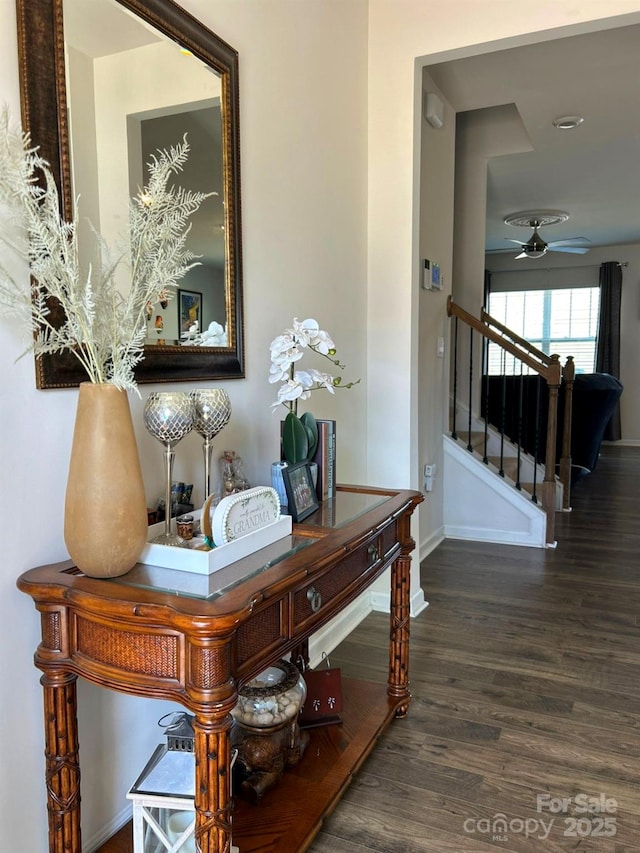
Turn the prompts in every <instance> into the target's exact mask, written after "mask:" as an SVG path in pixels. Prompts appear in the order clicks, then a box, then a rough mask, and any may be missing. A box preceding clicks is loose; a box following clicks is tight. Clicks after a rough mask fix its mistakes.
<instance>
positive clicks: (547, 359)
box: [480, 308, 551, 364]
mask: <svg viewBox="0 0 640 853" xmlns="http://www.w3.org/2000/svg"><path fill="white" fill-rule="evenodd" d="M480 319H481V320H482V322H483V323H486V324H487V326H495V328H496V329H497V330H498V331H499V332H502V333H503V334H505V335H508V336H509V337H510V338H511V340H512V341H514V342H515V343H517V344H518V345H519V346H521V347H522V348H523V349H525V350H527V352H530V353H531V354H532V355H535V357H536V358H539V359H540V361H542V362H544V363H545V364H550V363H551V356H550V355H547V354H546V352H542V350H541V349H538V347H534V345H533V344H531V343H529V341H528V340H526V339H525V338H521V337H520V335H518V334H516V333H515V332H512V331H511V329H510V328H509V327H508V326H505V325H503V324H502V323H501V322H500V321H499V320H496V319H495V318H494V317H492V316H491V314H487V312H486V311H485V310H484V308H482V309H481V311H480Z"/></svg>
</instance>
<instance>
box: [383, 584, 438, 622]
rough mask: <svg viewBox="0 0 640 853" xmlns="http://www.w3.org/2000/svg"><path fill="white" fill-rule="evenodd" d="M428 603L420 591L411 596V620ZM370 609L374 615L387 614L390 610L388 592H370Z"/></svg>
mask: <svg viewBox="0 0 640 853" xmlns="http://www.w3.org/2000/svg"><path fill="white" fill-rule="evenodd" d="M428 606H429V602H428V601H427V600H426V599H425V597H424V592H423V590H422V589H419V590H417V592H414V594H413V595H412V596H411V607H410V610H409V612H410V615H411V617H412V618H414V617H416V616H418V615H419V614H420V613H422V611H423V610H426V609H427V607H428ZM371 609H372V610H373V611H374V612H376V613H389V611H390V610H391V593H390V592H372V593H371Z"/></svg>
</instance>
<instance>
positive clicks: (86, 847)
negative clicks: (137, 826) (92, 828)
mask: <svg viewBox="0 0 640 853" xmlns="http://www.w3.org/2000/svg"><path fill="white" fill-rule="evenodd" d="M131 814H132V811H131V803H129V804H128V805H126V806H125V807H124V808H123V809H122V810H121V811H119V812H118V814H117V815H116V816H115V817H113V818H112V819H111V820H110V821H109V823H107V824H106V825H105V826H103V827H101V828H100V829H99V830H98V831H97V832H96V833H94V834H93V835H92V836H91V838H89V839H88V840H87V841H85V842H84V843H83V845H82V853H94V851H96V850H98V849H99V848H100V847H102V845H103V844H106V843H107V841H108V840H109V839H110V838H111V837H112V836H113V835H115V834H116V832H118V831H119V830H120V829H122V827H123V826H124V825H125V824H126V823H129V821H130V820H131Z"/></svg>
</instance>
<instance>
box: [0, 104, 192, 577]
mask: <svg viewBox="0 0 640 853" xmlns="http://www.w3.org/2000/svg"><path fill="white" fill-rule="evenodd" d="M188 153H189V146H188V143H187V140H186V138H185V139H184V140H183V141H182V143H180V144H179V145H177V146H175V147H173V148H171V149H170V150H168V151H160V152H158V155H157V156H156V157H154V158H152V161H151V162H150V163H149V182H148V184H147V185H146V186H145V187H144V188H142V189H141V190H139V192H138V194H137V195H136V197H135V198H133V199H132V200H131V202H130V206H129V233H128V234H127V235H126V237H123V238H122V247H121V248H117V249H112V248H111V247H108V246H107V245H106V243H105V241H104V240H103V239H102V238H101V237H100V235H98V234H97V233H96V232H94V234H95V238H96V241H97V251H96V252H95V253H94V256H95V258H96V260H95V262H94V263H93V265H92V266H89V267H88V268H87V269H83V267H82V265H81V262H80V252H79V246H78V213H77V210H78V204H77V203H76V205H75V208H76V213H75V214H74V218H73V219H72V221H70V222H68V221H66V220H65V219H64V218H63V217H62V216H61V214H60V205H59V197H58V190H57V187H56V184H55V180H54V178H53V175H52V173H51V170H50V168H49V164H48V163H47V162H46V161H45V160H44V159H43V158H42V157H41V156H40V155H39V154H38V150H37V148H34V147H32V145H31V142H30V140H29V138H28V136H27V135H26V134H23V133H22V131H21V130H20V129H18V128H15V127H13V126H12V125H11V122H10V119H9V114H8V110H7V109H6V108H5V109H4V111H3V112H2V114H1V115H0V219H1V220H2V227H0V242H1V243H2V244H3V246H4V248H5V249H6V250H7V257H8V259H9V260H8V264H9V265H13V261H14V258H15V257H17V258H18V259H22V260H26V261H27V262H28V266H29V272H30V280H29V279H28V277H27V276H26V275H22V276H18V275H15V274H14V275H12V274H11V273H10V272H9V270H8V269H7V267H5V266H2V265H1V264H0V309H2V310H3V313H4V314H5V315H6V316H7V317H8V318H9V320H10V321H14V322H15V321H18V322H19V323H20V324H21V325H22V326H23V327H24V329H25V331H26V333H27V338H28V344H27V347H26V350H25V352H30V351H33V353H34V354H35V356H36V358H37V357H39V356H42V355H44V354H47V353H59V352H63V351H68V352H70V353H72V354H73V356H75V357H76V358H77V359H78V361H79V362H80V363H81V364H82V366H83V368H84V370H85V372H86V376H87V382H84V383H82V384H81V386H80V393H79V397H78V408H77V412H76V421H75V428H74V437H73V444H72V450H71V461H70V466H69V476H68V480H67V490H66V499H65V528H64V538H65V544H66V546H67V550H68V551H69V554H70V556H71V557H72V559H73V560H74V561H75V563H76V565H77V566H78V568H79V569H81V570H82V571H84V572H85V574H88V575H91V576H93V577H106V576H117V575H119V574H124V573H125V572H126V571H128V570H129V569H130V568H132V566H133V565H134V564H135V562H136V560H137V558H138V556H139V554H140V552H141V550H142V548H143V546H144V542H145V541H146V536H147V511H146V497H145V491H144V484H143V482H142V472H141V468H140V462H139V458H138V452H137V445H136V440H135V434H134V430H133V424H132V422H131V413H130V409H129V402H128V397H127V391H129V390H131V389H136V382H135V376H134V368H135V366H136V364H137V363H138V362H139V361H140V360H141V359H142V358H143V357H144V342H145V338H146V334H147V317H148V310H149V307H150V306H151V305H153V304H154V303H156V302H159V301H161V300H164V299H168V298H170V296H171V295H172V294H173V291H174V290H175V285H176V283H177V282H178V281H179V280H180V279H181V278H182V277H183V276H184V275H185V273H186V272H187V270H189V269H190V268H191V267H192V266H193V265H194V264H195V263H196V261H195V257H194V255H192V254H191V252H190V251H189V250H188V248H187V246H186V236H187V233H188V230H189V219H190V217H191V215H192V214H193V213H194V212H195V211H196V210H197V209H198V207H199V206H200V204H201V203H202V201H203V200H204V199H205V198H206V194H204V193H198V192H190V191H185V190H184V189H182V188H181V187H179V186H176V185H175V184H174V183H173V181H174V176H175V175H176V174H177V173H178V172H180V171H181V169H182V167H183V164H184V163H185V161H186V159H187V157H188ZM121 267H123V268H125V269H126V278H127V279H128V285H129V286H128V288H124V289H123V287H122V284H121V283H120V282H119V281H118V280H117V279H118V275H117V270H119V269H120V268H121ZM59 309H61V310H59ZM23 354H24V353H23Z"/></svg>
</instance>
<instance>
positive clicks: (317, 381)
mask: <svg viewBox="0 0 640 853" xmlns="http://www.w3.org/2000/svg"><path fill="white" fill-rule="evenodd" d="M270 350H271V369H270V371H269V382H271V383H274V384H275V383H277V382H280V383H281V385H280V388H279V389H278V398H277V400H276V401H275V402H274V403H273V404H272V408H273V409H277V408H278V406H284V407H285V408H286V409H287V410H288V412H287V415H286V417H285V419H284V422H283V425H282V455H283V457H284V458H285V459H286V461H287V462H288V463H289V464H290V465H295V464H297V463H299V462H310V461H311V460H312V459H313V456H314V454H315V452H316V448H317V445H318V427H317V424H316V420H315V417H314V416H313V415H312V414H311V412H304V414H302V415H300V416H299V415H298V404H299V403H300V402H301V401H304V400H308V399H309V397H311V394H312V392H313V391H319V390H321V389H322V388H324V389H325V390H327V391H329V393H330V394H334V393H335V391H336V389H337V388H345V389H346V388H353V386H354V385H357V384H358V382H360V380H359V379H356V380H355V381H352V382H346V383H345V382H342V377H341V376H339V375H338V376H332V375H331V374H329V373H323V372H321V371H319V370H316V369H315V368H308V369H307V370H301V369H298V368H297V365H298V363H299V361H300V359H301V358H302V357H303V356H304V354H305V352H314V353H316V354H317V355H320V356H322V357H323V358H325V359H327V360H328V361H330V362H331V364H333V365H334V366H335V367H337V368H338V369H339V370H344V364H342V363H341V362H340V361H339V359H338V358H336V347H335V344H334V342H333V341H332V339H331V337H330V336H329V334H328V333H327V332H325V331H323V330H322V329H321V328H320V326H319V324H318V322H317V320H314V319H313V318H309V319H307V320H303V321H302V322H300V321H299V320H298V319H297V318H294V320H293V328H291V329H286V330H285V331H284V332H283V334H281V335H278V337H277V338H274V340H273V341H272V342H271V345H270Z"/></svg>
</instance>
